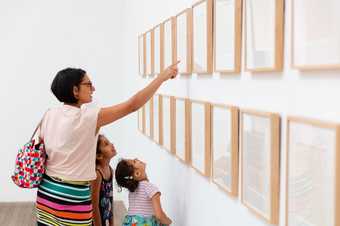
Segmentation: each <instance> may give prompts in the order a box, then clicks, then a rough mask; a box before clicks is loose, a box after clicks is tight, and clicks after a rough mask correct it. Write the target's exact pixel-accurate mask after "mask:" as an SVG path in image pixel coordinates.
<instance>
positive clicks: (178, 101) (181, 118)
mask: <svg viewBox="0 0 340 226" xmlns="http://www.w3.org/2000/svg"><path fill="white" fill-rule="evenodd" d="M174 112H175V114H174V121H175V122H174V124H175V126H174V128H175V129H174V133H175V135H174V147H175V148H174V151H173V152H174V153H175V154H176V156H177V158H178V159H179V160H181V161H182V162H184V163H189V161H190V156H189V142H188V141H189V140H188V138H189V99H186V98H178V97H176V98H175V104H174Z"/></svg>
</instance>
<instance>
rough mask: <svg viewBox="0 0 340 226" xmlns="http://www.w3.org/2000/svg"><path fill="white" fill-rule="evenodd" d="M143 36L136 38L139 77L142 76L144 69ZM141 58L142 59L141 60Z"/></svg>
mask: <svg viewBox="0 0 340 226" xmlns="http://www.w3.org/2000/svg"><path fill="white" fill-rule="evenodd" d="M144 51H145V49H144V34H141V35H139V36H138V69H139V75H140V76H144V74H145V73H144V72H145V71H144V68H145V63H144V62H145V59H144V56H145V53H144ZM141 57H143V58H141Z"/></svg>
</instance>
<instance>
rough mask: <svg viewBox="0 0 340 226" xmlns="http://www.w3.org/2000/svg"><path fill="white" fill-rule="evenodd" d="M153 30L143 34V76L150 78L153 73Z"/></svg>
mask: <svg viewBox="0 0 340 226" xmlns="http://www.w3.org/2000/svg"><path fill="white" fill-rule="evenodd" d="M153 39H154V37H153V30H149V31H147V32H146V33H145V51H146V53H145V56H146V58H145V67H146V69H145V74H146V75H148V76H150V75H153V73H154V46H153V44H154V43H153Z"/></svg>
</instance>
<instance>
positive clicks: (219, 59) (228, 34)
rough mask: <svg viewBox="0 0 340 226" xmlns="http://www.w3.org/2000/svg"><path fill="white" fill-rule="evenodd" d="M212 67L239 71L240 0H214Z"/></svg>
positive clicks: (217, 69) (230, 71)
mask: <svg viewBox="0 0 340 226" xmlns="http://www.w3.org/2000/svg"><path fill="white" fill-rule="evenodd" d="M214 17H215V20H214V21H215V23H214V26H215V28H214V40H215V42H214V46H215V48H214V57H215V61H214V69H215V71H216V72H220V73H240V72H241V46H242V0H214Z"/></svg>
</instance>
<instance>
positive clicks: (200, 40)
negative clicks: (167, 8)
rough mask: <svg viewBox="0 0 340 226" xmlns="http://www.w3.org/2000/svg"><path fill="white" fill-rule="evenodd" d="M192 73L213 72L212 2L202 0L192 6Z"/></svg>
mask: <svg viewBox="0 0 340 226" xmlns="http://www.w3.org/2000/svg"><path fill="white" fill-rule="evenodd" d="M192 20H193V72H194V73H197V74H212V72H213V0H203V1H200V2H198V3H196V4H195V5H193V6H192Z"/></svg>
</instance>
